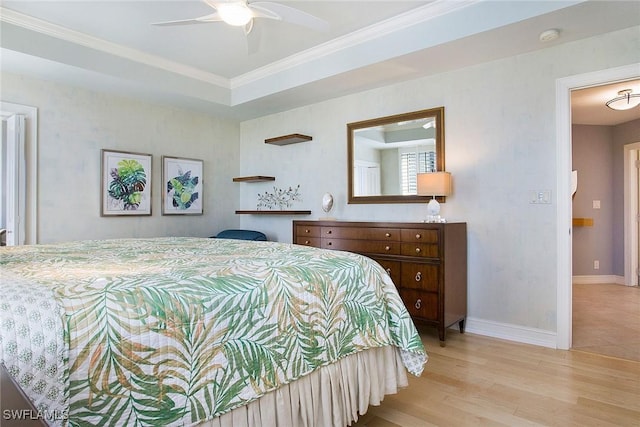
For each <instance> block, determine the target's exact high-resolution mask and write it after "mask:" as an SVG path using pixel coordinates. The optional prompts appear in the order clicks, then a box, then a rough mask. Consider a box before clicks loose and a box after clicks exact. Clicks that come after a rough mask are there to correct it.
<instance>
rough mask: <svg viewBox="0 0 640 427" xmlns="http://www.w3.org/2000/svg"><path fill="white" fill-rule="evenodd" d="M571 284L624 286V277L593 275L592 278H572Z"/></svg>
mask: <svg viewBox="0 0 640 427" xmlns="http://www.w3.org/2000/svg"><path fill="white" fill-rule="evenodd" d="M571 281H572V283H573V284H574V285H595V284H600V283H615V284H616V285H624V284H625V283H624V276H616V275H614V274H611V275H593V276H573V277H572V280H571Z"/></svg>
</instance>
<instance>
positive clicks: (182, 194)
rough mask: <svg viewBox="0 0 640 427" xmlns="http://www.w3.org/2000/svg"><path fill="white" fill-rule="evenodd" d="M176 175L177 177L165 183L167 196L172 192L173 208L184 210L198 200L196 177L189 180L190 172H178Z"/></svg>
mask: <svg viewBox="0 0 640 427" xmlns="http://www.w3.org/2000/svg"><path fill="white" fill-rule="evenodd" d="M178 173H179V175H178V176H176V177H174V178H171V179H170V180H169V181H167V194H170V193H171V191H172V190H173V196H172V204H173V207H174V208H177V209H184V210H186V209H189V208H190V207H191V205H192V204H193V202H195V201H196V200H198V192H197V191H196V187H197V186H198V177H197V176H194V177H193V178H191V171H190V170H188V171H186V172H184V173H182V170H179V171H178Z"/></svg>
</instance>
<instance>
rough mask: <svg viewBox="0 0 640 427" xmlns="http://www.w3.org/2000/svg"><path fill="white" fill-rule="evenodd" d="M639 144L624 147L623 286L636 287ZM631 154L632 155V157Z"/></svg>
mask: <svg viewBox="0 0 640 427" xmlns="http://www.w3.org/2000/svg"><path fill="white" fill-rule="evenodd" d="M639 152H640V142H634V143H631V144H625V146H624V284H625V285H627V286H638V267H640V266H639V265H638V257H639V255H640V254H638V239H639V238H640V237H639V236H638V233H639V231H640V230H638V226H639V225H640V224H639V223H638V214H639V212H638V202H639V201H638V197H639V195H638V193H639V189H638V178H639V177H638V173H639V170H638V167H637V166H636V164H635V163H636V160H637V159H638V158H639V157H638V153H639ZM632 154H633V155H632Z"/></svg>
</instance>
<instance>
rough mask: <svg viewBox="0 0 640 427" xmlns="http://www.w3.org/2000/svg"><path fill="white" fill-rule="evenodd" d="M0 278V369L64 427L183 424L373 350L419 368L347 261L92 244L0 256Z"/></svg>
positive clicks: (346, 257) (271, 248) (380, 284)
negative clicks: (58, 415)
mask: <svg viewBox="0 0 640 427" xmlns="http://www.w3.org/2000/svg"><path fill="white" fill-rule="evenodd" d="M0 274H1V276H0V278H1V280H0V294H1V295H3V301H2V303H0V316H2V318H1V319H0V356H1V358H2V361H3V363H5V365H6V366H7V367H8V369H9V370H10V372H11V373H12V375H13V376H14V377H15V378H17V379H18V381H20V382H21V384H22V385H23V387H24V388H25V389H26V390H27V392H28V394H31V397H32V399H34V400H36V401H37V402H38V404H39V405H40V407H41V408H48V409H49V410H51V409H60V410H62V411H68V414H69V424H70V425H105V424H106V425H109V424H110V425H159V424H162V425H189V424H195V423H197V422H199V421H201V420H205V419H209V418H212V417H215V416H218V415H220V414H223V413H225V412H228V411H230V410H231V409H233V408H236V407H238V406H241V405H243V404H246V403H248V402H250V401H252V400H254V399H257V398H258V397H260V396H261V395H263V394H265V393H267V392H269V391H271V390H273V389H275V388H277V387H279V386H280V385H283V384H286V383H289V382H291V381H293V380H295V379H297V378H300V377H302V376H304V375H305V374H308V373H310V372H312V371H313V370H315V369H317V368H319V367H321V366H324V365H327V364H330V363H333V362H335V361H337V360H338V359H340V358H342V357H344V356H347V355H350V354H353V353H355V352H358V351H361V350H364V349H369V348H373V347H380V346H386V345H393V346H397V347H398V348H399V349H401V353H402V359H403V362H404V364H405V366H406V367H407V369H408V370H409V372H411V373H413V374H414V375H420V374H421V372H422V369H423V365H424V363H425V362H426V360H427V355H426V353H425V351H424V348H423V345H422V343H421V340H420V338H419V336H418V334H417V332H416V329H415V327H414V325H413V323H412V321H411V319H410V317H409V315H408V313H407V311H406V309H405V307H404V306H403V304H402V301H401V300H400V297H399V296H398V294H397V292H396V290H395V287H394V285H393V283H392V282H391V280H390V278H389V277H388V275H387V274H386V272H385V271H384V270H383V269H382V268H381V267H380V266H379V265H378V264H377V263H375V262H373V261H372V260H370V259H369V258H366V257H363V256H361V255H357V254H353V253H347V252H340V251H328V250H322V249H315V248H309V247H303V246H297V245H290V244H286V243H277V242H249V241H241V240H228V239H203V238H186V237H174V238H150V239H114V240H101V241H98V240H95V241H82V242H70V243H62V244H55V245H35V246H23V247H14V248H11V250H7V251H3V252H2V253H1V257H0ZM39 307H40V308H41V312H40V313H38V312H37V310H38V308H39ZM32 317H33V319H31V318H32ZM25 319H26V320H25ZM33 337H40V339H39V341H40V344H34V341H33ZM38 384H39V387H37V385H38ZM56 405H58V406H57V407H56ZM65 413H66V412H65ZM63 423H64V422H63Z"/></svg>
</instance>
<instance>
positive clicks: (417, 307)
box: [414, 298, 422, 310]
mask: <svg viewBox="0 0 640 427" xmlns="http://www.w3.org/2000/svg"><path fill="white" fill-rule="evenodd" d="M414 307H415V308H416V310H420V307H422V300H421V299H420V298H418V299H417V300H416V303H415V305H414Z"/></svg>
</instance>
